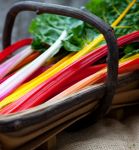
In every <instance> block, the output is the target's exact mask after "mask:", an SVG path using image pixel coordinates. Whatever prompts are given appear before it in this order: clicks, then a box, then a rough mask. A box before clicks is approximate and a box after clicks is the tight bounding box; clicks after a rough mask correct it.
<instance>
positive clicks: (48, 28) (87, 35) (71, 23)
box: [29, 14, 96, 51]
mask: <svg viewBox="0 0 139 150" xmlns="http://www.w3.org/2000/svg"><path fill="white" fill-rule="evenodd" d="M63 30H66V31H67V32H68V36H67V38H65V40H63V47H64V49H65V50H67V51H79V50H80V49H82V48H83V47H84V46H85V44H88V43H89V42H91V41H92V39H93V38H94V36H95V34H96V32H94V30H93V28H92V27H90V26H89V25H87V24H86V23H84V22H83V21H81V20H78V19H74V18H71V17H65V16H60V15H52V14H41V15H38V16H37V17H36V18H35V19H33V20H32V22H31V24H30V27H29V32H30V33H31V34H32V35H33V37H34V40H33V43H32V47H33V49H37V50H38V49H39V50H41V51H44V50H45V49H46V44H49V45H52V44H53V43H54V42H55V41H56V40H57V39H58V37H59V36H60V34H61V33H62V31H63Z"/></svg>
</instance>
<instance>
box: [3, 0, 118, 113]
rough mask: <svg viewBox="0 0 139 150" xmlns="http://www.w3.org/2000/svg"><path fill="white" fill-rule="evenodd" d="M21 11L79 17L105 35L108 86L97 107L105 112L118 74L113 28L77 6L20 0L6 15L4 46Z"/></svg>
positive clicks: (110, 101) (4, 46) (99, 111)
mask: <svg viewBox="0 0 139 150" xmlns="http://www.w3.org/2000/svg"><path fill="white" fill-rule="evenodd" d="M21 11H34V12H36V13H39V14H41V13H51V14H58V15H63V16H69V17H73V18H77V19H80V20H82V21H85V22H87V23H88V24H90V25H92V26H94V27H95V28H97V29H98V30H99V31H100V32H101V33H102V34H103V35H104V38H105V40H106V42H107V45H108V50H109V52H108V58H107V63H108V75H107V81H106V87H107V88H106V94H105V97H104V98H103V99H101V100H100V103H99V106H98V107H97V109H96V110H97V112H98V114H100V115H102V114H105V113H106V112H107V110H108V109H109V107H110V105H111V103H112V98H113V96H114V93H115V89H116V85H117V76H118V48H117V43H116V38H115V35H114V32H113V29H112V28H111V27H110V26H109V25H108V24H106V23H105V22H103V21H102V20H101V19H100V18H99V17H97V16H95V15H94V14H91V13H88V12H86V11H83V10H80V9H77V8H72V7H67V6H61V5H55V4H46V3H40V2H32V1H26V2H19V3H16V4H15V5H14V6H13V7H12V8H11V9H10V10H9V12H8V14H7V16H6V20H5V25H4V30H3V39H2V40H3V48H6V47H7V46H9V45H10V44H11V34H12V30H13V25H14V21H15V18H16V16H17V15H18V13H20V12H21Z"/></svg>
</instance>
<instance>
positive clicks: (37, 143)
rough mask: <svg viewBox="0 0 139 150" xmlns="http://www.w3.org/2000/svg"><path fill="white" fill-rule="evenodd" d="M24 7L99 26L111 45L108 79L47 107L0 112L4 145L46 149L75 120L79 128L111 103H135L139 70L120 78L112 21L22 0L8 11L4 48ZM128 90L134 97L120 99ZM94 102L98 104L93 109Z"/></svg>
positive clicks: (81, 12)
mask: <svg viewBox="0 0 139 150" xmlns="http://www.w3.org/2000/svg"><path fill="white" fill-rule="evenodd" d="M21 11H34V12H36V13H37V14H38V13H39V14H40V13H52V14H58V15H64V16H70V17H74V18H77V19H80V20H83V21H85V22H87V23H88V24H90V25H92V26H94V27H95V28H97V29H98V30H99V31H100V32H101V33H102V34H103V35H104V37H105V40H106V42H107V45H108V48H109V53H108V59H107V63H108V75H107V80H106V83H101V84H98V85H95V86H90V87H88V88H86V89H84V90H82V91H80V92H78V93H75V94H73V95H71V96H69V97H66V98H64V99H62V100H61V102H59V103H57V104H54V105H53V106H49V107H47V106H45V105H43V104H42V105H40V106H38V107H35V108H33V109H30V110H27V111H25V112H21V113H17V114H12V115H6V116H1V117H0V141H1V148H2V149H18V150H19V149H20V150H22V149H23V150H26V149H27V150H31V149H36V148H40V149H43V148H44V147H45V149H46V148H48V149H53V148H54V146H55V142H56V138H55V137H56V135H57V134H58V133H59V132H61V131H62V130H64V129H65V128H67V127H69V126H70V125H72V124H73V123H75V122H76V125H74V127H75V126H76V127H78V128H79V127H82V126H84V124H83V121H86V124H87V123H88V122H89V123H91V122H92V121H94V120H96V119H98V118H100V117H102V116H104V115H105V114H106V112H107V111H108V110H109V109H110V106H112V107H111V108H117V107H122V106H128V105H133V104H136V100H137V99H138V97H139V90H138V89H137V88H138V82H139V77H138V72H134V73H130V74H125V75H123V76H120V77H119V78H118V74H117V70H118V48H117V43H116V38H115V36H114V32H113V30H112V28H111V27H110V26H109V25H107V24H106V23H104V22H103V21H102V20H101V19H100V18H98V17H97V16H95V15H93V14H89V13H88V12H85V11H82V10H80V9H76V8H71V7H66V6H60V5H52V4H44V3H37V2H20V3H17V4H15V5H14V6H13V7H12V8H11V9H10V10H9V12H8V14H7V17H6V21H5V26H4V33H3V48H6V47H7V46H9V45H10V44H11V33H12V29H13V25H14V21H15V18H16V16H17V14H18V13H19V12H21ZM117 78H118V84H117ZM127 83H129V84H127ZM127 94H128V96H129V95H130V97H131V98H129V99H128V101H127V103H124V104H123V103H122V102H121V99H126V98H127ZM114 95H115V96H114ZM133 95H134V96H133ZM117 100H119V104H118V105H114V104H113V105H111V104H112V101H117ZM133 100H134V102H133ZM94 106H96V107H95V109H93V110H92V108H94ZM89 120H91V121H89ZM86 124H85V125H86Z"/></svg>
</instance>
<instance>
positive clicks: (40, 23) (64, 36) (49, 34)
mask: <svg viewBox="0 0 139 150" xmlns="http://www.w3.org/2000/svg"><path fill="white" fill-rule="evenodd" d="M88 30H89V31H91V30H92V29H91V28H90V27H89V26H87V25H86V24H85V23H84V22H83V21H80V20H77V19H74V18H70V17H64V16H58V15H51V14H42V15H39V16H37V17H36V18H35V19H34V20H33V21H32V23H31V25H30V28H29V31H30V32H31V33H32V35H33V42H32V47H28V48H27V49H26V50H24V51H23V52H21V54H17V55H16V56H14V57H13V58H11V59H12V60H8V61H9V63H8V64H9V65H10V64H11V63H12V64H13V61H15V60H16V59H17V58H18V59H17V60H18V61H16V63H14V65H12V66H11V67H10V68H11V69H12V68H14V67H15V66H16V65H17V64H18V62H20V60H23V59H24V58H25V57H26V56H28V55H29V54H31V53H32V52H33V50H39V51H41V52H42V54H41V55H40V56H39V57H38V58H36V59H35V60H34V61H32V62H31V63H29V64H28V65H26V66H25V67H24V68H22V69H20V70H19V71H18V72H16V73H15V74H14V75H13V76H11V77H9V78H8V79H7V80H6V81H4V82H3V83H1V85H0V91H1V92H0V100H2V99H3V98H4V97H6V96H7V95H9V94H10V93H11V92H13V91H14V90H15V89H16V88H17V87H18V86H20V85H21V84H22V83H23V82H24V81H25V80H26V79H27V78H28V77H29V76H30V75H31V74H32V73H34V72H35V71H36V70H37V69H38V68H39V67H40V66H41V65H43V64H44V63H45V62H46V61H48V60H49V59H50V58H52V57H53V56H54V55H56V54H57V53H58V52H59V50H60V49H61V47H64V49H65V50H68V51H70V52H75V51H79V50H80V49H81V48H82V47H84V46H85V44H87V42H90V40H92V38H93V37H91V38H90V37H89V36H88V34H87V33H88ZM92 35H93V34H92ZM83 37H84V38H83ZM88 37H89V38H88ZM83 39H84V40H83ZM48 44H49V45H51V46H50V47H49V48H46V47H48V46H47V45H48ZM26 51H27V52H26ZM21 56H22V57H21ZM6 63H7V62H6ZM1 66H2V68H0V69H1V78H2V77H4V75H6V74H7V73H8V72H9V71H11V69H10V70H9V69H8V70H5V67H4V66H5V65H4V64H2V65H1ZM7 66H8V65H7ZM7 66H6V68H7Z"/></svg>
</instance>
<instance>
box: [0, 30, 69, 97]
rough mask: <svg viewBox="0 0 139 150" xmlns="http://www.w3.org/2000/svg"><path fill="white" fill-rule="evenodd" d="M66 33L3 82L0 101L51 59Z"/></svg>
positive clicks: (0, 89)
mask: <svg viewBox="0 0 139 150" xmlns="http://www.w3.org/2000/svg"><path fill="white" fill-rule="evenodd" d="M66 36H67V31H63V32H62V34H61V35H60V37H59V38H58V39H57V41H56V42H55V43H54V44H53V45H52V46H51V47H50V48H48V49H47V50H46V51H45V52H44V53H43V54H41V55H40V56H39V57H37V58H36V59H35V60H34V61H32V62H31V63H29V64H28V65H26V66H25V67H23V68H22V69H20V70H19V71H18V72H16V73H15V74H14V75H13V76H11V77H10V78H8V79H7V80H6V81H5V82H3V83H2V84H0V100H2V99H4V98H5V97H6V96H8V95H9V94H10V93H11V92H13V91H14V90H15V89H16V88H17V87H19V86H20V85H21V84H22V83H23V82H24V81H25V80H26V79H27V78H28V77H29V76H30V75H31V74H32V73H34V72H35V71H36V70H37V69H38V68H39V67H41V66H42V65H43V64H44V63H45V61H47V60H49V59H50V58H52V57H53V56H54V55H55V54H56V53H58V51H59V49H60V48H61V46H62V41H63V40H64V39H65V38H66Z"/></svg>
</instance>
